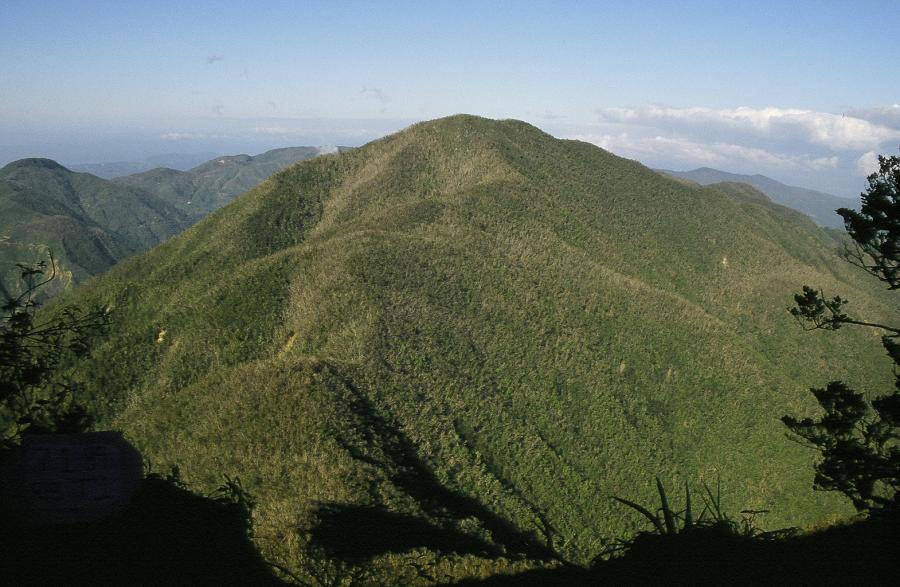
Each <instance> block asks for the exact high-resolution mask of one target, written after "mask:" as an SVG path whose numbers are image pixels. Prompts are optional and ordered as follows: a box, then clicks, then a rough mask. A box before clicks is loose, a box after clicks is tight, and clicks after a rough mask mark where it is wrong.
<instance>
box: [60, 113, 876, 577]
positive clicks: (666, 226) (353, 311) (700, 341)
mask: <svg viewBox="0 0 900 587" xmlns="http://www.w3.org/2000/svg"><path fill="white" fill-rule="evenodd" d="M795 216H796V215H793V213H791V214H783V213H782V212H781V209H780V207H773V206H771V205H765V204H764V203H763V204H757V203H754V202H752V201H747V200H746V199H745V200H741V199H735V198H733V197H731V196H729V195H727V194H725V193H723V192H722V191H719V190H716V189H710V188H700V187H691V186H687V185H684V184H682V183H679V182H677V181H675V180H672V179H667V178H665V177H663V176H661V175H658V174H656V173H654V172H652V171H650V170H648V169H646V168H644V167H643V166H641V165H640V164H638V163H635V162H632V161H628V160H625V159H621V158H618V157H615V156H613V155H610V154H609V153H607V152H605V151H603V150H601V149H599V148H597V147H594V146H591V145H588V144H585V143H580V142H573V141H560V140H556V139H554V138H552V137H550V136H549V135H546V134H544V133H542V132H540V131H538V130H537V129H535V128H534V127H531V126H529V125H527V124H524V123H521V122H516V121H500V122H497V121H491V120H486V119H481V118H475V117H469V116H456V117H451V118H447V119H441V120H438V121H434V122H429V123H422V124H419V125H415V126H413V127H410V128H409V129H407V130H405V131H403V132H401V133H398V134H396V135H392V136H390V137H387V138H385V139H382V140H380V141H376V142H373V143H370V144H369V145H367V146H365V147H362V148H360V149H358V150H354V151H351V152H346V153H342V154H340V155H328V156H322V157H319V158H316V159H314V160H311V161H307V162H303V163H300V164H298V165H295V166H293V167H291V168H289V169H287V170H285V171H283V172H281V173H279V174H276V175H275V176H273V178H272V179H270V180H268V181H266V182H265V183H263V184H262V185H261V186H259V187H258V188H256V189H254V190H252V191H250V192H248V193H247V194H245V195H244V196H242V197H240V198H238V199H237V200H236V201H234V202H233V203H232V204H231V205H229V206H227V207H226V208H224V209H222V210H220V211H219V212H216V213H214V214H212V215H210V216H209V217H207V218H206V219H204V220H203V221H201V222H200V223H198V224H197V225H195V226H194V227H193V228H191V229H189V230H188V231H186V232H185V233H183V234H182V235H180V236H178V237H177V238H174V239H172V240H170V241H168V242H166V243H164V244H163V245H161V246H159V247H157V248H155V249H153V250H152V251H150V252H148V253H146V254H142V255H139V256H137V257H134V258H132V259H129V260H128V261H126V262H124V263H122V264H120V265H119V266H117V267H116V268H115V269H114V270H113V271H111V272H110V273H109V274H107V275H105V276H104V277H103V278H101V279H99V280H97V281H95V282H92V283H90V284H88V285H87V286H86V287H85V288H82V290H81V291H80V292H77V294H78V295H76V296H72V297H70V298H68V300H70V301H78V302H81V303H84V302H88V301H104V302H108V303H111V304H113V306H114V308H115V316H116V317H117V322H116V324H115V328H114V331H113V333H112V335H111V337H110V339H109V340H108V341H107V342H106V343H104V344H102V345H100V346H99V347H98V348H97V349H96V351H95V352H94V354H93V356H92V358H91V360H90V361H88V362H87V363H85V364H84V365H83V367H82V371H83V374H84V375H85V377H86V379H87V382H88V383H87V392H86V393H88V394H89V396H90V397H91V398H93V399H92V401H93V405H94V406H95V408H96V410H97V412H98V413H100V414H101V415H102V416H103V417H104V418H105V421H106V422H109V423H112V424H113V425H114V426H116V427H120V428H122V429H123V430H125V432H126V434H127V435H128V436H129V437H130V438H131V439H133V441H134V442H135V444H136V445H137V446H138V447H139V448H140V449H141V450H142V451H144V453H145V456H146V458H147V459H148V460H149V461H152V462H154V463H156V465H157V466H158V467H164V466H166V465H167V464H178V465H179V466H180V467H181V470H182V472H183V474H184V475H185V477H186V478H187V479H188V480H189V482H191V483H192V484H195V485H196V486H198V487H205V488H211V487H214V486H216V485H217V484H218V482H219V480H220V475H221V474H222V473H223V472H224V473H228V474H231V475H234V474H239V475H240V476H241V478H242V479H243V480H244V483H245V486H246V487H247V489H249V490H250V491H251V492H252V493H253V494H255V495H256V496H257V497H258V499H259V501H260V506H259V510H258V516H257V522H258V525H259V530H258V537H257V539H258V541H259V542H260V543H261V544H262V546H263V548H264V553H265V554H266V555H267V556H270V557H272V558H274V559H277V560H279V561H281V562H282V563H283V564H285V565H287V566H288V567H290V568H291V569H294V570H295V571H297V572H301V573H302V572H303V571H302V569H304V568H313V567H315V568H319V567H318V566H316V565H320V566H321V565H325V566H327V565H326V564H325V563H321V562H316V561H320V559H321V558H322V556H323V555H322V554H321V553H322V551H315V552H318V553H319V554H315V553H314V551H313V550H311V549H310V548H309V545H310V541H311V540H312V539H314V538H315V536H316V533H315V532H314V530H313V529H314V527H315V516H314V513H315V511H316V508H317V507H318V506H319V505H320V504H322V503H341V504H357V505H368V506H379V507H381V506H383V507H385V508H387V509H388V510H390V511H395V512H405V513H407V514H409V515H411V516H415V517H418V518H420V519H422V520H427V521H428V523H431V524H437V525H439V526H441V527H444V528H448V527H452V528H454V529H455V530H456V531H458V532H462V533H464V534H466V535H468V536H472V537H477V538H478V539H479V540H481V539H484V540H488V541H489V542H492V543H494V544H495V545H503V548H505V549H506V552H507V553H508V554H509V556H514V555H515V554H516V553H521V554H524V555H527V556H529V557H539V556H541V553H540V548H539V547H543V546H544V545H546V544H548V542H549V543H550V544H552V546H553V548H554V549H556V550H557V551H558V552H560V553H561V554H562V555H564V556H565V557H567V558H570V559H572V560H578V561H585V560H587V559H589V558H590V557H591V556H593V555H595V554H596V553H597V551H598V549H599V548H600V546H601V539H602V538H604V537H605V538H611V537H615V536H618V535H621V534H622V533H623V532H625V531H627V530H630V529H632V528H633V527H634V525H635V523H636V520H634V518H633V517H632V516H631V514H630V512H627V511H623V509H622V508H621V507H620V506H618V505H616V504H615V503H614V502H613V501H612V500H610V499H609V496H610V495H612V494H615V495H622V496H627V497H629V498H634V499H643V500H649V499H650V498H652V495H653V491H654V489H653V487H652V485H651V483H652V478H653V475H660V476H661V477H663V478H664V479H667V480H670V481H676V480H684V479H687V480H690V481H692V482H698V481H699V480H700V479H706V480H714V479H715V478H716V477H717V476H718V475H721V478H722V484H723V487H724V489H725V491H726V504H725V505H726V506H727V507H729V508H731V509H732V511H737V510H740V509H744V508H750V509H770V510H772V513H771V514H768V516H767V517H766V518H765V519H764V520H763V523H764V524H765V525H768V526H770V527H775V526H780V525H787V524H799V525H802V524H806V523H812V522H817V521H822V520H825V519H828V518H829V517H831V516H834V515H840V514H845V513H847V512H848V509H847V508H846V506H844V505H843V504H842V503H841V502H840V500H838V499H837V498H834V497H832V496H827V495H823V494H813V493H812V491H811V490H810V487H811V484H812V459H813V456H814V455H813V454H812V453H811V452H810V451H808V450H807V449H804V448H803V447H800V446H799V445H797V444H796V443H793V442H791V441H790V440H788V439H787V438H786V437H785V430H784V428H783V426H782V424H781V423H780V422H779V420H778V418H779V417H780V416H781V415H783V414H787V413H791V414H798V413H802V412H804V411H805V410H808V409H811V405H810V401H809V399H810V398H809V397H808V395H809V394H808V392H807V391H806V390H807V388H808V387H809V386H810V385H814V384H823V383H824V382H826V381H827V380H829V379H832V378H845V379H848V380H850V381H854V382H859V383H860V384H861V385H862V384H864V383H866V382H868V383H871V384H875V383H876V382H877V383H879V384H882V385H883V384H887V382H889V381H890V370H889V368H888V364H887V362H886V361H884V360H883V359H882V357H881V352H880V346H879V344H878V339H877V338H876V337H875V336H873V335H871V334H869V333H865V332H859V331H857V332H853V331H847V332H841V333H840V334H839V335H831V336H829V335H827V334H821V333H805V332H803V331H802V330H801V329H800V328H799V327H798V326H797V325H796V324H795V323H794V322H793V321H792V319H791V318H790V316H789V314H788V313H787V311H786V308H787V306H788V305H789V304H790V303H791V293H792V292H794V291H796V290H797V289H798V288H799V286H800V285H801V284H804V283H811V284H816V285H819V286H821V287H824V288H826V291H829V292H840V293H841V295H843V296H845V297H848V298H850V299H851V300H853V302H854V306H855V307H856V308H857V310H858V312H860V313H861V314H863V315H866V316H880V315H884V314H886V313H887V312H888V308H887V307H886V306H884V305H883V303H882V302H881V301H880V299H876V298H874V297H873V294H872V292H874V291H876V289H877V284H876V283H872V282H870V281H868V280H864V279H863V278H861V277H860V276H859V275H857V274H856V272H855V271H854V270H853V269H852V268H851V267H849V266H845V264H843V263H842V262H841V261H839V260H837V259H836V257H835V256H834V253H833V250H832V249H833V248H834V246H835V243H834V242H833V241H832V240H831V239H830V238H829V237H828V236H827V235H825V234H824V233H822V232H820V231H819V230H818V229H816V228H815V227H814V226H813V225H812V224H811V223H810V222H809V221H807V220H803V219H798V218H795ZM410 479H413V480H414V481H415V482H411V481H410ZM422 487H424V488H425V489H424V490H423V489H421V488H422ZM436 487H442V488H443V491H445V492H446V494H442V493H440V492H438V491H437V489H435V488H436ZM417 488H418V489H417ZM451 495H452V496H455V498H461V497H466V498H470V499H471V500H472V502H471V503H470V502H466V503H468V504H469V505H468V506H466V507H470V506H471V507H474V506H472V503H476V504H478V507H476V508H475V509H471V507H470V509H466V507H462V508H460V507H457V506H453V507H450V506H449V505H447V506H446V507H445V506H444V505H443V504H442V500H447V499H449V497H448V496H451ZM479 508H481V509H479ZM491 516H497V519H500V520H507V521H508V522H509V523H510V524H511V525H512V528H513V530H515V531H514V532H513V531H512V530H510V531H509V532H508V531H507V530H504V529H503V527H502V525H500V524H499V523H498V522H497V520H496V519H494V518H492V517H491ZM360 523H362V522H360ZM348 531H350V530H348ZM510 532H512V533H510ZM529 537H530V538H529ZM423 546H426V547H427V546H428V545H423ZM498 548H500V547H499V546H498ZM430 550H431V551H432V553H433V551H436V550H438V548H437V547H434V548H430ZM485 552H487V551H485ZM485 552H481V553H480V554H478V553H470V554H466V555H465V560H464V561H463V562H460V561H459V560H456V559H453V561H456V562H453V561H450V559H447V558H439V560H438V562H436V563H434V564H436V565H438V566H440V565H451V563H452V565H453V567H454V568H455V569H456V570H455V571H454V572H455V573H462V574H466V573H472V574H478V573H486V572H493V571H495V570H496V569H497V568H500V567H501V566H502V564H501V563H500V562H498V561H493V560H491V561H488V560H486V559H487V558H490V557H489V556H488V554H485ZM409 556H413V555H409ZM429 556H431V555H429ZM459 556H463V555H459ZM317 557H318V558H317ZM403 560H404V559H403V557H402V556H399V555H395V556H382V557H380V558H376V567H377V568H379V569H381V570H380V571H379V572H383V573H394V572H397V573H399V572H406V571H401V570H399V569H401V568H406V567H404V564H405V563H403V562H402V561H403ZM398 561H400V562H398ZM448 561H449V562H448ZM429 564H431V563H429ZM503 564H505V563H503ZM442 568H443V567H442Z"/></svg>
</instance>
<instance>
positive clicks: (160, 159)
mask: <svg viewBox="0 0 900 587" xmlns="http://www.w3.org/2000/svg"><path fill="white" fill-rule="evenodd" d="M215 156H216V153H190V154H179V153H172V154H167V155H154V156H153V157H147V158H145V159H142V160H141V161H112V162H109V163H77V164H74V165H68V166H67V167H68V168H69V169H71V170H72V171H80V172H83V173H90V174H91V175H96V176H97V177H102V178H103V179H112V178H114V177H121V176H123V175H130V174H133V173H141V172H142V171H147V170H150V169H155V168H157V167H168V168H170V169H178V170H180V171H186V170H188V169H190V168H191V167H196V166H197V165H200V164H201V163H203V162H204V161H208V160H210V159H212V158H214V157H215Z"/></svg>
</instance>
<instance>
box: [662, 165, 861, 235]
mask: <svg viewBox="0 0 900 587" xmlns="http://www.w3.org/2000/svg"><path fill="white" fill-rule="evenodd" d="M656 171H658V172H659V173H663V174H666V175H671V176H673V177H680V178H683V179H688V180H691V181H695V182H697V183H699V184H701V185H710V184H714V183H720V182H737V183H745V184H748V185H751V186H753V187H755V188H756V189H758V190H760V191H762V192H763V193H764V194H766V195H767V196H768V197H770V198H771V199H772V200H773V201H775V202H776V203H778V204H782V205H784V206H787V207H789V208H793V209H794V210H798V211H800V212H803V213H804V214H806V215H807V216H809V217H810V218H812V219H813V220H815V221H816V223H817V224H819V225H820V226H827V227H829V228H838V229H843V228H844V220H843V218H841V217H840V216H838V215H837V214H836V213H835V212H834V211H835V210H836V209H838V208H853V207H856V208H858V207H859V198H841V197H838V196H835V195H832V194H827V193H825V192H818V191H815V190H811V189H807V188H803V187H798V186H792V185H787V184H784V183H781V182H780V181H777V180H774V179H772V178H771V177H767V176H765V175H760V174H758V173H757V174H753V175H741V174H738V173H729V172H727V171H721V170H718V169H713V168H712V167H699V168H697V169H692V170H690V171H671V170H667V169H657V170H656Z"/></svg>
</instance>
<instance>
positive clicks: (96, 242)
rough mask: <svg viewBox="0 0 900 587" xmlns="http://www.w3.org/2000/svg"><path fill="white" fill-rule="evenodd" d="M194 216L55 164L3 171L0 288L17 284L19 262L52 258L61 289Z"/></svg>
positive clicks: (19, 164) (30, 162)
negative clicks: (49, 256)
mask: <svg viewBox="0 0 900 587" xmlns="http://www.w3.org/2000/svg"><path fill="white" fill-rule="evenodd" d="M188 225H189V221H188V218H187V216H186V215H185V214H184V213H182V212H180V211H178V210H177V209H176V208H174V207H173V206H171V205H169V204H167V203H166V202H164V201H162V200H160V199H159V198H156V197H155V196H153V195H151V194H149V193H146V192H144V191H142V190H137V189H134V188H129V187H125V186H119V185H115V184H113V183H110V182H108V181H106V180H103V179H100V178H98V177H94V176H93V175H89V174H87V173H73V172H71V171H69V170H68V169H66V168H65V167H63V166H61V165H59V164H58V163H56V162H54V161H51V160H49V159H22V160H20V161H15V162H13V163H10V164H9V165H7V166H6V167H4V168H2V169H0V283H3V284H4V285H3V286H2V287H3V288H13V287H15V284H16V279H15V278H16V273H17V269H16V268H15V264H16V263H20V262H23V263H29V262H34V261H40V260H44V261H46V260H47V259H48V250H52V252H53V255H54V257H55V260H56V262H57V270H58V273H59V276H60V279H58V280H56V281H55V282H54V284H53V286H54V287H55V288H56V290H59V289H60V288H63V287H65V286H66V285H68V284H70V283H76V282H79V281H82V280H84V279H85V278H87V277H90V276H92V275H98V274H100V273H102V272H104V271H106V270H107V269H109V268H110V267H111V266H112V265H113V264H115V263H116V262H117V261H119V260H121V259H123V258H125V257H126V256H128V255H131V254H133V253H135V252H137V251H140V250H143V249H148V248H150V247H152V246H153V245H155V244H157V243H159V242H161V241H163V240H165V239H167V238H169V237H170V236H172V235H174V234H177V233H178V232H180V231H182V230H183V229H184V228H186V227H187V226H188Z"/></svg>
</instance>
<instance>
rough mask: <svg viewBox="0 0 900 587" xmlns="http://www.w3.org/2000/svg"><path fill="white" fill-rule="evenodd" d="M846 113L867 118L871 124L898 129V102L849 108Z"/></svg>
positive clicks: (899, 109) (899, 124)
mask: <svg viewBox="0 0 900 587" xmlns="http://www.w3.org/2000/svg"><path fill="white" fill-rule="evenodd" d="M847 114H849V115H850V116H854V117H856V118H862V119H863V120H868V121H869V122H871V123H873V124H878V125H881V126H887V127H890V128H894V129H900V104H891V105H890V106H880V107H877V108H865V109H859V110H851V111H849V112H847Z"/></svg>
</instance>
